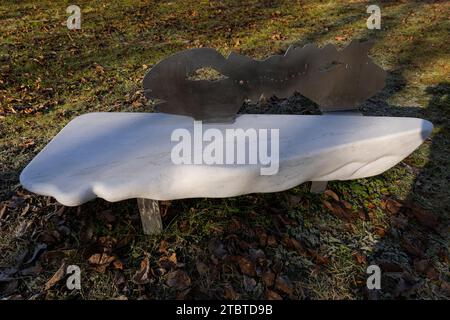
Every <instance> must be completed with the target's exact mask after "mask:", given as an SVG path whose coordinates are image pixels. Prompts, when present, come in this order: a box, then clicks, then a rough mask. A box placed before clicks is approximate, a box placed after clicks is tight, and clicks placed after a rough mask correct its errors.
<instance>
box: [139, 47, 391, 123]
mask: <svg viewBox="0 0 450 320" xmlns="http://www.w3.org/2000/svg"><path fill="white" fill-rule="evenodd" d="M371 47H372V44H371V43H369V42H361V41H352V42H351V43H350V44H349V45H348V46H347V47H346V48H344V49H343V50H337V49H336V47H335V46H333V45H331V44H329V45H327V46H325V47H323V48H318V47H317V46H315V45H307V46H305V47H303V48H293V47H290V48H289V49H288V50H287V51H286V53H285V54H284V55H274V56H270V57H268V58H267V59H265V60H254V59H252V58H249V57H246V56H243V55H240V54H237V53H231V54H230V55H229V56H228V58H225V57H224V56H222V55H221V54H220V53H219V52H217V51H216V50H214V49H210V48H198V49H190V50H185V51H181V52H178V53H175V54H173V55H171V56H169V57H168V58H166V59H165V60H163V61H161V62H159V63H158V64H156V65H155V66H154V67H153V68H152V69H151V70H150V71H149V72H148V73H147V74H146V75H145V77H144V91H145V94H146V96H147V97H151V98H156V99H160V100H163V102H162V103H161V104H159V105H158V107H157V108H158V110H159V111H161V112H165V113H171V114H179V115H187V116H191V117H193V118H194V119H196V120H203V121H207V122H231V121H234V119H235V117H236V113H237V112H238V110H239V108H240V107H241V106H242V103H243V102H244V101H245V100H246V99H249V100H253V101H256V100H258V99H259V98H260V97H261V95H264V96H267V97H268V96H271V95H276V96H277V97H280V98H283V97H288V96H290V95H292V94H293V93H294V92H295V91H297V92H299V93H301V94H302V95H304V96H305V97H307V98H309V99H311V100H312V101H314V102H316V103H317V104H318V105H319V106H320V109H321V110H322V111H338V110H351V109H356V108H357V107H358V106H359V105H360V104H361V103H362V102H363V101H364V100H366V99H368V98H370V97H371V96H373V95H374V94H375V93H377V92H378V91H379V90H381V89H382V88H383V87H384V83H385V78H386V73H385V71H384V70H383V69H382V68H380V67H379V66H378V65H376V64H375V63H373V61H372V60H371V59H370V58H369V57H368V55H367V54H368V51H369V49H370V48H371ZM205 67H210V68H213V69H215V70H217V71H218V72H220V73H221V74H222V75H224V77H222V78H221V79H219V80H217V81H211V80H191V79H190V78H189V77H190V75H192V74H193V73H194V72H195V71H196V70H198V69H201V68H205Z"/></svg>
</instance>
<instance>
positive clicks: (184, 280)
mask: <svg viewBox="0 0 450 320" xmlns="http://www.w3.org/2000/svg"><path fill="white" fill-rule="evenodd" d="M166 284H167V285H168V286H169V287H171V288H174V289H176V290H184V289H186V288H188V287H189V286H190V285H191V278H189V276H188V275H187V273H186V272H185V271H183V270H175V271H172V272H170V273H169V274H168V275H167V281H166Z"/></svg>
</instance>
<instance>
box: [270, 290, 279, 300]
mask: <svg viewBox="0 0 450 320" xmlns="http://www.w3.org/2000/svg"><path fill="white" fill-rule="evenodd" d="M266 299H267V300H283V298H282V297H281V296H280V295H279V294H278V293H276V292H275V291H272V290H267V291H266Z"/></svg>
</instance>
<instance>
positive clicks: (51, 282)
mask: <svg viewBox="0 0 450 320" xmlns="http://www.w3.org/2000/svg"><path fill="white" fill-rule="evenodd" d="M66 267H67V265H66V262H65V261H63V263H62V264H61V266H60V267H59V269H58V271H56V272H55V274H54V275H53V276H52V277H51V278H50V279H49V280H48V281H47V283H46V284H45V290H49V289H51V288H52V287H53V286H54V285H55V284H57V283H58V282H59V281H61V279H63V278H64V276H65V275H66Z"/></svg>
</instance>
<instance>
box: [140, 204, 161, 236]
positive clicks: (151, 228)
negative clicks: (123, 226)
mask: <svg viewBox="0 0 450 320" xmlns="http://www.w3.org/2000/svg"><path fill="white" fill-rule="evenodd" d="M137 203H138V208H139V213H140V215H141V221H142V229H143V230H144V234H146V235H157V234H160V233H161V231H162V220H161V214H160V211H159V203H158V201H157V200H151V199H142V198H138V199H137Z"/></svg>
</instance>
